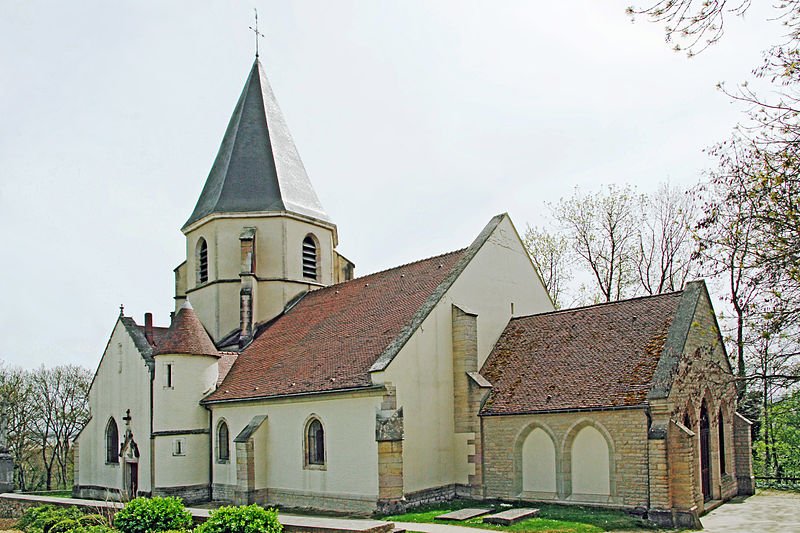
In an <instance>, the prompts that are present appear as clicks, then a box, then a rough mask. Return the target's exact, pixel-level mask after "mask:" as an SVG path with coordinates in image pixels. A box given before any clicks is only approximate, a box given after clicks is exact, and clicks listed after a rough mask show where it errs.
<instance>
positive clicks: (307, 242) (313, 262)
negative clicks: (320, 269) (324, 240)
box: [303, 234, 317, 281]
mask: <svg viewBox="0 0 800 533" xmlns="http://www.w3.org/2000/svg"><path fill="white" fill-rule="evenodd" d="M303 277H304V278H309V279H313V280H314V281H316V280H317V241H316V239H314V236H313V235H310V234H309V235H306V238H305V239H303Z"/></svg>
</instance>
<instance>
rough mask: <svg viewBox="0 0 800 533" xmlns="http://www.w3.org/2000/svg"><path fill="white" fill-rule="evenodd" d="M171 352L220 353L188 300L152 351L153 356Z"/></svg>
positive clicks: (217, 354)
mask: <svg viewBox="0 0 800 533" xmlns="http://www.w3.org/2000/svg"><path fill="white" fill-rule="evenodd" d="M172 353H178V354H191V355H213V356H217V357H219V356H220V355H221V354H220V353H219V352H218V351H217V348H216V347H215V346H214V343H213V342H211V337H209V336H208V333H207V332H206V329H205V328H204V327H203V324H202V322H200V319H199V318H197V314H196V313H195V312H194V309H193V308H192V304H190V303H189V301H188V300H187V301H186V303H185V304H183V307H181V309H180V310H179V311H178V314H176V315H175V318H173V319H172V324H171V325H170V326H169V329H168V330H167V332H166V334H165V335H164V336H163V337H162V338H161V339H160V341H159V343H158V344H157V345H156V348H155V350H154V351H153V355H154V356H155V355H163V354H172Z"/></svg>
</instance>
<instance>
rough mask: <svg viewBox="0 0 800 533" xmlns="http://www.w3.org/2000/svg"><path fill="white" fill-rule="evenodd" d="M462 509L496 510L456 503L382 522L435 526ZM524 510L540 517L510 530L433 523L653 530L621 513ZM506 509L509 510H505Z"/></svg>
mask: <svg viewBox="0 0 800 533" xmlns="http://www.w3.org/2000/svg"><path fill="white" fill-rule="evenodd" d="M465 507H482V508H484V509H488V508H490V507H491V508H496V507H492V506H491V505H487V502H482V501H469V500H457V501H453V502H446V503H442V504H437V505H427V506H423V507H419V508H417V509H415V510H414V511H415V512H413V513H406V514H401V515H391V516H383V517H381V518H383V519H384V520H388V521H392V522H427V523H434V522H435V520H434V518H435V517H436V516H438V515H440V514H444V513H448V512H450V511H455V510H457V509H463V508H465ZM526 507H534V508H536V509H539V510H541V514H540V517H539V518H531V519H528V520H524V521H522V522H519V523H517V524H514V525H513V526H498V525H493V524H484V523H483V522H482V518H483V517H480V516H479V517H477V518H472V519H470V520H465V521H463V522H455V521H452V522H451V521H436V523H438V524H452V525H457V526H466V527H476V528H482V529H493V530H497V531H510V532H527V531H551V532H557V533H593V532H601V531H619V530H631V529H656V528H655V527H654V526H653V525H652V524H650V523H648V522H646V521H644V520H640V519H638V518H635V517H633V516H631V515H629V514H628V513H625V512H624V511H614V510H608V509H596V508H589V507H580V506H572V505H556V504H550V503H537V504H531V505H527V506H526ZM507 508H508V507H506V508H504V509H507Z"/></svg>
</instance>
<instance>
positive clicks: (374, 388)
mask: <svg viewBox="0 0 800 533" xmlns="http://www.w3.org/2000/svg"><path fill="white" fill-rule="evenodd" d="M385 389H386V386H385V385H383V384H378V385H367V386H366V387H349V388H347V389H335V390H323V391H309V392H295V393H290V394H275V395H272V396H254V397H248V398H230V399H224V400H200V405H203V406H206V405H214V404H219V403H234V402H258V401H262V400H282V399H285V398H301V397H304V396H320V395H324V394H344V393H347V392H362V391H364V392H368V391H379V390H385Z"/></svg>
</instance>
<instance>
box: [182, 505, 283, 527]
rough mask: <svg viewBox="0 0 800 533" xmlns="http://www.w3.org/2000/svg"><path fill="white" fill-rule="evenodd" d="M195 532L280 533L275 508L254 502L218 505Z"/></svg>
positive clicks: (279, 524)
mask: <svg viewBox="0 0 800 533" xmlns="http://www.w3.org/2000/svg"><path fill="white" fill-rule="evenodd" d="M195 531H196V533H281V531H283V526H282V525H281V523H280V522H278V513H277V512H276V511H275V509H264V508H263V507H259V506H258V505H256V504H253V505H247V506H241V507H220V508H219V509H217V510H216V511H211V516H210V517H209V518H208V520H206V521H205V522H204V523H202V524H200V525H199V526H198V527H197V529H196V530H195Z"/></svg>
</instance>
